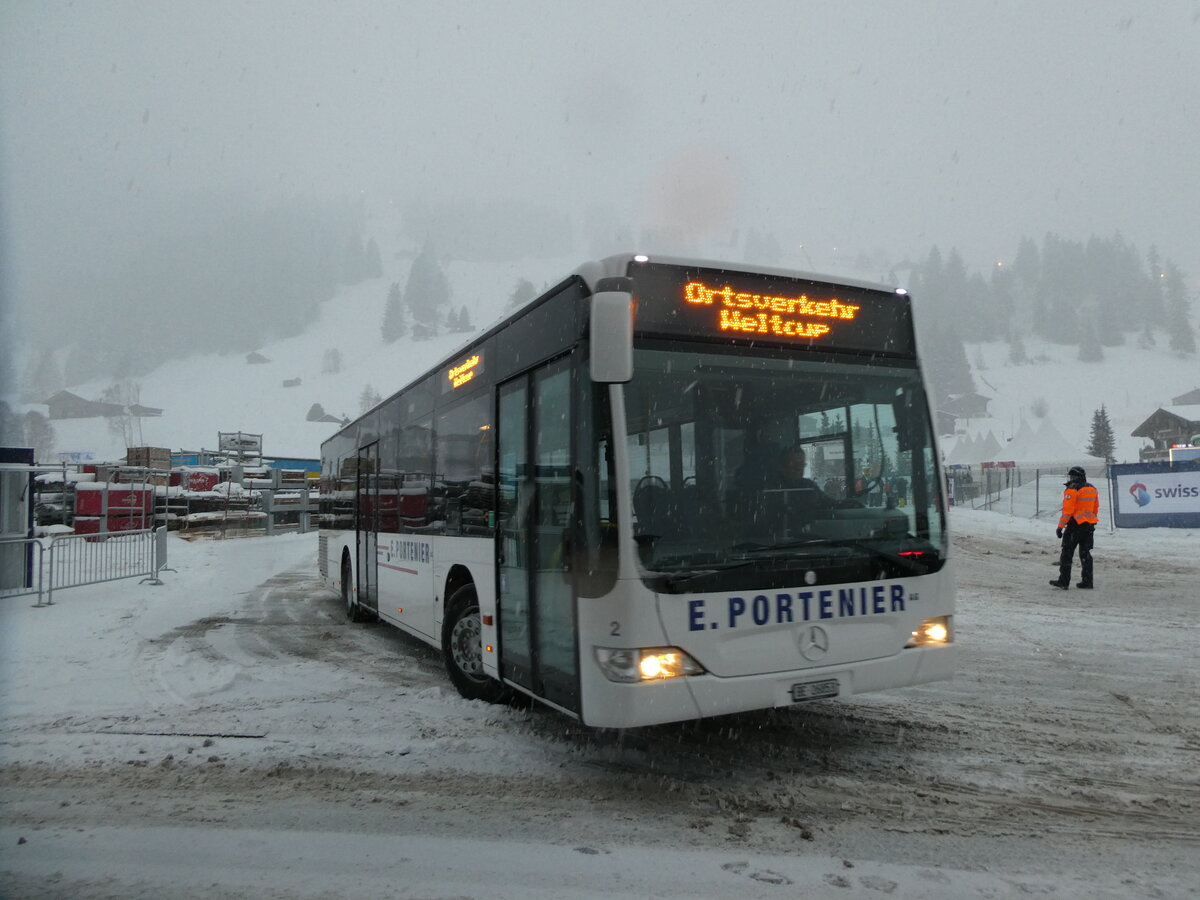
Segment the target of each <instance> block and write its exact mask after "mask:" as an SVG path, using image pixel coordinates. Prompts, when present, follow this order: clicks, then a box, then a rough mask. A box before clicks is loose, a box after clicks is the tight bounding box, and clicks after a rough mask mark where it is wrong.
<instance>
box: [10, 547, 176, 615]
mask: <svg viewBox="0 0 1200 900" xmlns="http://www.w3.org/2000/svg"><path fill="white" fill-rule="evenodd" d="M0 551H3V552H7V553H10V554H11V553H12V552H13V551H15V552H16V553H17V554H19V555H20V566H21V568H22V570H23V571H22V576H23V577H21V578H20V579H19V581H20V583H19V584H15V585H13V586H11V587H5V588H0V597H13V596H23V595H36V596H37V603H36V604H35V605H37V606H50V605H51V604H53V603H54V592H55V591H61V590H65V589H67V588H72V587H82V586H83V585H86V584H100V583H102V582H105V581H117V580H119V579H123V578H138V577H141V579H142V581H143V582H146V583H149V584H162V581H161V580H160V579H159V577H158V574H159V573H160V572H161V571H162V570H163V569H165V568H166V566H167V530H166V529H165V528H154V529H150V528H147V529H144V530H142V531H125V532H119V533H114V534H102V535H95V534H60V535H56V536H54V537H53V538H50V539H49V541H46V540H45V539H43V538H18V539H8V540H5V541H3V542H0ZM9 580H10V581H11V579H9Z"/></svg>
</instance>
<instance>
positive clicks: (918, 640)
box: [904, 616, 950, 647]
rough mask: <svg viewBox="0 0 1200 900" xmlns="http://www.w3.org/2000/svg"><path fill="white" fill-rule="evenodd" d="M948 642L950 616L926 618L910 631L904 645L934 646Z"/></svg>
mask: <svg viewBox="0 0 1200 900" xmlns="http://www.w3.org/2000/svg"><path fill="white" fill-rule="evenodd" d="M948 643H950V617H949V616H938V617H937V618H936V619H926V620H925V621H924V622H922V623H921V624H920V625H919V626H917V629H916V630H915V631H914V632H913V633H912V637H911V638H909V641H908V643H907V644H905V645H904V646H905V647H935V646H939V645H942V644H948Z"/></svg>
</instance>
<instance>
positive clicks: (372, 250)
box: [363, 238, 383, 278]
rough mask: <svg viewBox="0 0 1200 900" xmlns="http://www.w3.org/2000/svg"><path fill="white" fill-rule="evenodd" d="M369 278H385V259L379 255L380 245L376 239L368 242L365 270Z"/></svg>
mask: <svg viewBox="0 0 1200 900" xmlns="http://www.w3.org/2000/svg"><path fill="white" fill-rule="evenodd" d="M363 271H364V272H365V273H366V276H367V277H368V278H382V277H383V257H382V256H381V254H380V253H379V245H378V244H377V243H375V238H371V239H370V240H369V241H367V258H366V262H365V267H364V270H363Z"/></svg>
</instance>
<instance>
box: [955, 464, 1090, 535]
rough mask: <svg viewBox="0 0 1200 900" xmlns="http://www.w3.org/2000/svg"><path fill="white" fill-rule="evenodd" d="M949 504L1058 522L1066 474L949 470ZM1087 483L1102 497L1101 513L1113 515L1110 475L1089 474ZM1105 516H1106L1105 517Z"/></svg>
mask: <svg viewBox="0 0 1200 900" xmlns="http://www.w3.org/2000/svg"><path fill="white" fill-rule="evenodd" d="M947 476H948V478H947V481H948V486H949V490H950V502H951V504H952V505H955V506H962V507H966V508H969V509H986V510H989V511H991V512H999V513H1004V514H1005V515H1009V516H1017V517H1020V518H1025V519H1037V518H1041V517H1050V518H1057V517H1058V514H1059V511H1060V510H1061V509H1062V496H1063V483H1064V482H1065V481H1066V480H1067V479H1066V471H1065V469H1064V468H1063V467H1062V466H1056V467H1054V468H1042V467H1025V466H991V467H988V468H983V467H980V466H972V467H970V468H969V469H950V470H948V472H947ZM1088 481H1089V482H1091V483H1092V484H1093V485H1095V487H1096V491H1097V492H1098V493H1099V494H1100V499H1101V509H1102V510H1103V509H1105V508H1107V510H1108V513H1107V515H1106V517H1107V518H1109V519H1110V525H1111V515H1112V503H1111V502H1109V501H1110V500H1111V496H1112V495H1111V492H1110V489H1109V479H1108V472H1107V471H1106V470H1100V471H1097V472H1096V473H1095V474H1090V475H1089V477H1088ZM1102 514H1103V513H1102Z"/></svg>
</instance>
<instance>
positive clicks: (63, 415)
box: [43, 391, 163, 419]
mask: <svg viewBox="0 0 1200 900" xmlns="http://www.w3.org/2000/svg"><path fill="white" fill-rule="evenodd" d="M43 402H44V403H45V404H46V405H47V406H48V407H50V412H49V417H50V418H51V419H94V418H100V417H103V418H109V419H112V418H116V417H118V416H123V415H126V413H128V414H129V415H131V416H135V417H142V418H148V417H150V416H161V415H162V413H163V411H162V410H161V409H155V408H154V407H153V406H142V405H140V404H138V403H135V404H133V405H132V406H129V407H125V406H122V405H121V404H120V403H104V402H103V401H100V400H85V399H83V397H80V396H79V395H78V394H72V393H71V392H70V391H59V392H58V393H57V394H55V395H54V396H53V397H50V398H48V399H46V400H44V401H43Z"/></svg>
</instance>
